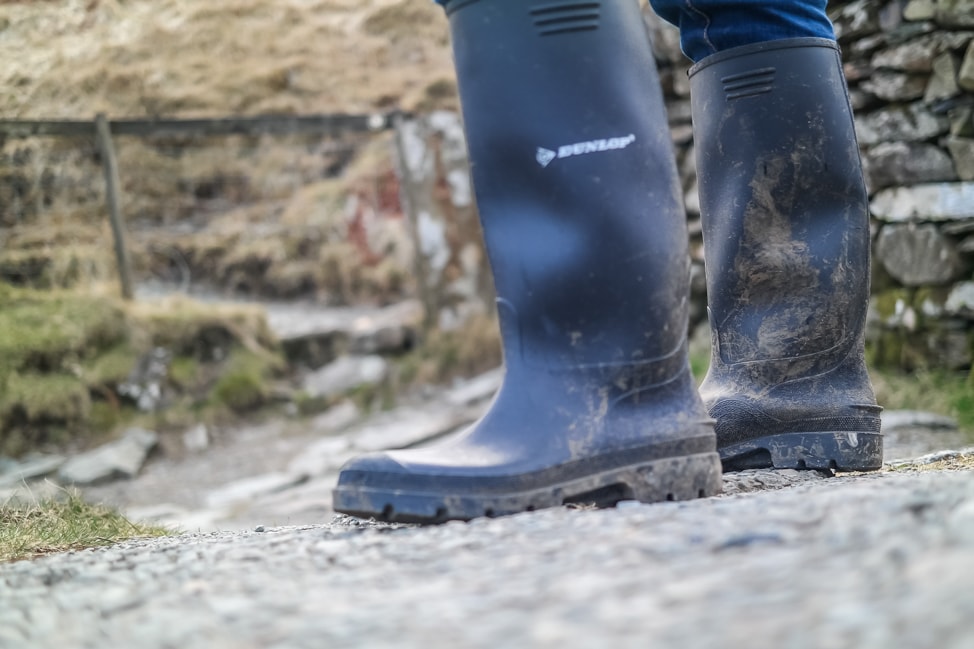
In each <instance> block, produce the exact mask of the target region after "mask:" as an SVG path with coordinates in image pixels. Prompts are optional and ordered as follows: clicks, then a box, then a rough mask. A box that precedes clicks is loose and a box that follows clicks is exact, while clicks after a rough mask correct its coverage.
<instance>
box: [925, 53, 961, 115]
mask: <svg viewBox="0 0 974 649" xmlns="http://www.w3.org/2000/svg"><path fill="white" fill-rule="evenodd" d="M957 69H958V62H957V58H956V57H955V56H954V55H953V54H951V53H950V52H945V53H944V54H941V55H940V56H938V57H937V58H936V59H934V60H933V74H932V75H931V76H930V82H929V83H928V84H927V88H926V91H925V92H924V94H923V101H925V102H927V103H928V104H929V103H933V102H935V101H938V100H940V99H949V98H951V97H954V96H956V95H957V94H959V93H960V88H959V87H958V86H957Z"/></svg>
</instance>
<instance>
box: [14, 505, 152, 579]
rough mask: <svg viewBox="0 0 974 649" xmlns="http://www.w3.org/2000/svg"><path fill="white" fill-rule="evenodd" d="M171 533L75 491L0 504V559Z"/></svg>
mask: <svg viewBox="0 0 974 649" xmlns="http://www.w3.org/2000/svg"><path fill="white" fill-rule="evenodd" d="M167 534H170V531H169V530H166V529H164V528H161V527H155V526H150V525H143V524H141V523H133V522H131V521H129V520H128V519H127V518H125V517H124V516H122V515H121V514H119V513H118V512H117V511H114V510H112V509H109V508H107V507H103V506H99V505H91V504H88V503H86V502H85V501H84V500H82V499H81V497H80V495H79V494H78V493H77V492H75V491H66V492H64V494H63V498H60V499H53V500H48V501H42V502H39V503H35V504H32V505H27V506H21V505H10V504H0V563H4V562H9V561H21V560H24V559H32V558H35V557H39V556H42V555H45V554H50V553H53V552H64V551H66V550H83V549H87V548H94V547H101V546H106V545H111V544H113V543H118V542H119V541H125V540H128V539H134V538H151V537H159V536H166V535H167Z"/></svg>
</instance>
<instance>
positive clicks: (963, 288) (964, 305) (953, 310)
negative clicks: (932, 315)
mask: <svg viewBox="0 0 974 649" xmlns="http://www.w3.org/2000/svg"><path fill="white" fill-rule="evenodd" d="M944 311H945V312H946V313H947V314H949V315H954V316H964V317H966V318H974V282H961V283H959V284H956V285H955V286H954V287H953V288H952V289H950V294H949V295H948V296H947V302H946V303H945V304H944Z"/></svg>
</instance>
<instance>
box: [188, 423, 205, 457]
mask: <svg viewBox="0 0 974 649" xmlns="http://www.w3.org/2000/svg"><path fill="white" fill-rule="evenodd" d="M183 446H184V447H186V450H187V451H189V452H190V453H199V452H201V451H205V450H206V449H207V448H208V447H209V446H210V433H209V431H208V430H207V429H206V424H197V425H195V426H193V427H192V428H190V429H189V430H187V431H186V432H185V433H183Z"/></svg>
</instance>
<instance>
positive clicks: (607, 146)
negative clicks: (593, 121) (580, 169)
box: [535, 133, 636, 167]
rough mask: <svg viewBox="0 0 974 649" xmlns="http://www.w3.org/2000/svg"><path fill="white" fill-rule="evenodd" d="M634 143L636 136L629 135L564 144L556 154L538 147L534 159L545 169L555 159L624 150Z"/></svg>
mask: <svg viewBox="0 0 974 649" xmlns="http://www.w3.org/2000/svg"><path fill="white" fill-rule="evenodd" d="M635 141H636V136H635V135H633V134H632V133H630V134H629V135H627V136H625V137H611V138H608V139H604V140H589V141H588V142H578V143H576V144H566V145H564V146H560V147H558V152H557V153H555V152H554V151H552V150H551V149H545V148H543V147H538V153H537V155H536V156H535V159H536V160H537V161H538V164H540V165H541V166H542V167H547V166H548V165H549V164H551V162H552V160H554V159H555V158H558V159H559V160H560V159H561V158H570V157H572V156H576V155H586V154H589V153H598V152H600V151H617V150H619V149H625V148H626V147H627V146H629V145H630V144H632V143H633V142H635Z"/></svg>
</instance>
